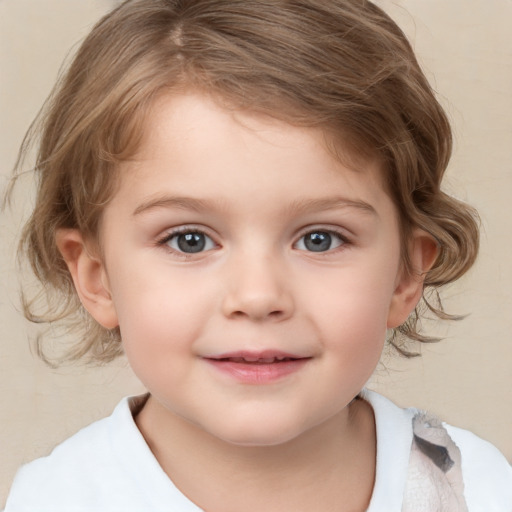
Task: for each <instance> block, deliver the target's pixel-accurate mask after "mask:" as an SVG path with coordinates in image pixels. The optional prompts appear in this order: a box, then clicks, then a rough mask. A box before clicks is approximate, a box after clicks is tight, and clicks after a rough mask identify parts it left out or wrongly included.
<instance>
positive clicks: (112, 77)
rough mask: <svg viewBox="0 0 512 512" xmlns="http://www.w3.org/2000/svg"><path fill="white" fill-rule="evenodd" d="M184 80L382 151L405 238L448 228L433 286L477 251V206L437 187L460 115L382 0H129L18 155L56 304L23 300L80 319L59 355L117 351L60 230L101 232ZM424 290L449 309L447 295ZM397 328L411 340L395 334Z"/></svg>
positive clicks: (74, 67)
mask: <svg viewBox="0 0 512 512" xmlns="http://www.w3.org/2000/svg"><path fill="white" fill-rule="evenodd" d="M188 88H194V89H198V90H200V91H205V92H207V93H209V94H212V95H214V96H215V97H218V98H221V99H222V100H223V101H226V102H227V104H229V105H231V106H232V107H233V108H236V109H245V110H248V111H252V112H256V113H262V114H266V115H270V116H273V117H275V118H278V119H281V120H283V121H286V122H289V123H292V124H296V125H301V126H308V127H317V128H321V129H323V130H324V131H325V133H329V134H332V135H333V136H334V140H335V145H339V146H340V147H341V148H345V149H346V148H350V152H351V153H352V154H354V155H357V156H363V157H370V156H373V157H377V158H379V159H380V161H381V162H382V172H383V178H384V182H385V184H386V187H387V192H388V193H389V194H390V196H391V198H392V200H393V202H394V204H395V205H396V207H397V209H398V212H399V217H400V223H401V232H402V244H403V247H406V243H407V239H408V236H409V235H410V233H411V230H412V229H413V228H416V227H419V228H421V229H423V230H425V231H427V232H428V233H430V234H431V235H432V236H433V237H434V239H435V240H436V241H437V244H438V248H439V254H438V257H437V260H436V262H435V264H434V266H433V267H432V269H431V270H430V271H428V272H427V273H426V275H425V281H424V286H425V290H429V289H433V290H436V289H437V288H438V287H439V286H442V285H445V284H447V283H451V282H452V281H454V280H456V279H457V278H459V277H460V276H461V275H463V274H464V273H465V272H466V271H467V270H468V269H469V268H470V267H471V265H472V264H473V262H474V260H475V258H476V255H477V251H478V226H477V216H476V213H475V212H474V210H472V209H471V208H470V207H468V206H467V205H465V204H463V203H461V202H459V201H458V200H456V199H454V198H452V197H450V196H448V195H447V194H445V193H444V192H443V191H442V190H441V188H440V186H441V180H442V177H443V174H444V172H445V169H446V167H447V164H448V161H449V158H450V153H451V148H452V137H451V130H450V125H449V122H448V120H447V117H446V114H445V113H444V111H443V109H442V107H441V106H440V104H439V103H438V101H437V100H436V97H435V94H434V92H433V90H432V89H431V87H430V85H429V84H428V82H427V79H426V78H425V76H424V74H423V72H422V71H421V69H420V66H419V64H418V62H417V60H416V58H415V56H414V52H413V50H412V48H411V46H410V44H409V42H408V41H407V38H406V37H405V35H404V34H403V32H402V31H401V30H400V29H399V28H398V26H397V25H396V24H395V23H394V22H393V21H392V20H391V19H390V18H389V17H388V15H387V14H385V13H384V12H383V11H382V10H381V9H379V8H378V7H376V6H375V5H374V4H372V3H371V2H369V1H366V0H330V1H329V2H326V1H325V0H254V1H251V2H247V1H246V0H128V1H125V2H123V3H122V4H120V5H119V6H118V7H117V8H115V9H114V10H113V11H112V12H110V13H109V14H107V15H106V16H105V17H104V18H102V19H101V20H100V21H99V22H98V23H97V24H96V26H95V27H94V28H93V29H92V31H91V33H90V34H89V36H88V37H87V38H86V39H85V40H84V42H83V43H82V45H81V47H80V48H79V50H78V52H77V54H76V56H75V57H74V59H73V61H72V63H71V65H70V67H69V68H68V70H67V72H66V73H65V74H64V75H63V77H62V78H61V79H60V81H59V83H58V84H57V85H56V87H55V89H54V91H53V93H52V95H51V96H50V98H49V99H48V100H47V103H46V106H45V108H44V109H43V111H42V113H41V114H40V116H39V118H38V120H37V122H36V123H34V124H33V126H32V127H31V129H30V130H29V132H28V133H27V136H26V138H25V140H24V143H23V145H22V148H21V150H20V157H19V159H18V164H17V169H16V170H15V178H16V176H19V174H20V173H21V170H20V168H21V165H22V164H21V162H22V161H23V157H24V155H26V154H27V152H28V150H29V147H31V145H33V144H34V143H35V142H36V141H37V143H38V153H37V160H36V166H35V173H36V175H37V178H38V189H37V197H36V202H35V207H34V210H33V213H32V216H31V217H30V219H29V220H28V222H27V224H26V226H25V229H24V231H23V234H22V239H21V244H20V253H21V254H23V255H27V256H28V259H29V262H30V264H31V267H32V270H33V271H34V273H35V275H36V277H37V278H38V279H39V280H40V281H41V283H42V284H43V288H42V292H41V293H42V294H43V296H44V297H45V301H44V303H45V308H44V309H45V311H42V312H41V311H37V312H36V310H39V309H40V307H37V306H38V305H40V303H41V301H39V300H38V298H37V297H32V299H25V300H24V309H25V314H26V316H27V318H29V319H30V320H32V321H36V322H50V324H53V323H54V322H56V321H60V322H65V323H66V325H68V326H69V327H70V328H71V329H75V328H81V329H82V335H81V339H80V341H79V342H77V343H76V344H75V345H74V346H73V347H72V349H71V350H70V351H69V352H67V354H66V356H65V358H62V361H63V360H64V359H66V360H74V359H79V358H83V357H85V356H87V357H88V358H89V359H90V360H93V361H96V362H107V361H109V360H112V359H114V358H115V357H116V356H118V355H119V354H121V353H122V348H121V344H120V343H119V331H118V330H114V331H107V330H106V329H104V328H103V327H101V326H100V325H99V324H96V323H95V322H94V321H93V320H92V319H90V318H88V320H84V318H86V317H88V315H87V314H84V310H83V308H82V306H81V304H80V302H79V299H78V297H77V294H76V292H75V290H74V285H73V282H72V279H71V276H70V273H69V271H68V269H67V267H66V264H65V262H64V260H63V258H62V256H61V254H60V253H59V250H58V248H57V245H56V240H55V238H56V237H55V235H56V231H57V230H58V229H60V228H76V229H78V230H80V231H81V232H82V234H83V235H84V236H85V237H86V238H90V239H92V240H96V239H97V237H98V235H99V233H98V232H99V229H100V221H101V215H102V211H103V209H104V207H105V205H106V204H108V202H109V200H110V199H111V198H112V196H113V194H114V193H115V187H116V183H117V182H118V164H119V162H122V161H123V160H125V159H127V158H129V157H130V156H131V155H133V153H134V152H135V151H136V150H137V147H138V145H139V143H140V141H141V137H142V132H143V125H144V121H145V118H146V116H147V114H148V112H149V110H150V108H151V105H152V104H153V102H154V100H155V98H156V97H157V96H158V95H160V94H164V93H172V92H173V91H178V90H180V91H183V90H187V89H188ZM340 153H343V151H340ZM402 253H403V261H404V266H405V268H406V269H407V270H408V271H409V272H413V269H412V268H411V266H410V262H409V260H408V256H407V250H404V249H402ZM39 298H40V297H39ZM426 304H427V307H428V308H429V309H430V310H431V311H433V312H434V313H436V314H437V315H438V316H440V317H448V316H449V315H446V314H445V313H443V311H442V307H441V305H440V303H439V304H437V305H435V306H434V305H430V304H429V303H428V302H426ZM419 316H420V312H419V311H418V310H416V311H415V312H414V313H413V314H412V315H411V317H410V318H409V319H408V321H407V322H406V323H405V324H403V325H402V326H400V327H398V328H397V329H396V331H395V334H396V335H398V336H406V337H408V338H411V339H415V340H419V341H429V340H432V339H431V338H427V337H425V336H422V335H420V334H419V332H418V329H417V326H418V319H419ZM400 339H401V338H400ZM391 343H392V344H393V345H394V346H395V347H396V348H397V349H398V350H399V351H400V352H401V353H403V354H405V355H407V354H409V355H411V353H410V352H409V351H408V350H406V349H405V348H404V346H403V344H402V343H401V342H399V338H398V337H396V336H394V337H393V338H392V339H391ZM40 355H42V357H43V358H44V350H41V351H40Z"/></svg>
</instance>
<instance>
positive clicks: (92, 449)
mask: <svg viewBox="0 0 512 512" xmlns="http://www.w3.org/2000/svg"><path fill="white" fill-rule="evenodd" d="M143 399H144V398H143V397H140V399H139V398H136V399H124V400H123V401H122V402H121V403H120V404H119V405H118V406H117V407H116V409H115V411H114V413H113V414H112V415H111V416H109V417H108V418H105V419H103V420H100V421H97V422H96V423H93V424H92V425H89V426H88V427H85V428H84V429H82V430H81V431H79V432H78V433H77V434H75V435H74V436H72V437H70V438H69V439H67V440H66V441H64V442H63V443H62V444H60V445H59V446H57V447H56V448H55V449H54V450H53V452H52V453H51V454H50V455H49V456H47V457H42V458H40V459H37V460H35V461H33V462H31V463H29V464H27V465H25V466H23V467H22V468H21V469H20V470H19V471H18V473H17V475H16V477H15V479H14V483H13V485H12V487H11V491H10V493H9V496H8V498H7V503H6V508H5V512H29V511H35V510H37V511H38V512H85V511H88V512H89V511H91V510H101V511H111V510H116V511H117V510H123V512H129V511H134V510H154V511H158V510H160V509H161V506H162V505H161V504H162V503H168V504H169V503H175V502H176V499H177V500H178V501H179V500H180V499H181V497H180V496H179V493H178V492H177V490H176V489H175V488H174V486H172V484H171V483H170V481H169V479H168V478H167V477H166V475H165V474H164V473H163V471H162V470H161V468H160V466H159V465H158V463H157V462H156V459H155V458H154V457H153V455H152V453H151V451H150V449H149V447H148V446H147V444H146V443H145V441H144V439H143V437H142V435H141V434H140V432H139V431H138V429H137V427H136V425H135V422H134V420H133V416H132V410H131V409H132V408H133V405H134V401H135V402H136V401H137V400H143ZM174 495H177V498H176V496H174ZM175 498H176V499H175ZM171 506H172V505H171ZM159 507H160V508H159ZM183 510H189V509H187V508H186V507H183Z"/></svg>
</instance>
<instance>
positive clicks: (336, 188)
mask: <svg viewBox="0 0 512 512" xmlns="http://www.w3.org/2000/svg"><path fill="white" fill-rule="evenodd" d="M144 133H145V137H144V139H143V141H142V144H141V146H140V148H139V151H138V153H137V154H136V155H135V157H134V158H133V159H132V160H130V161H128V162H125V163H123V164H122V165H121V169H120V175H121V176H122V179H121V182H120V186H119V188H118V190H117V192H116V194H115V196H114V197H113V199H112V201H111V202H110V203H109V204H108V206H107V207H106V208H105V211H104V214H103V219H102V231H101V239H100V244H101V251H99V250H98V249H97V247H95V246H94V245H91V244H87V243H85V241H84V240H83V238H82V237H81V235H80V233H79V232H77V231H76V230H61V231H60V232H59V234H58V244H59V248H60V250H61V252H62V254H63V256H64V258H65V259H66V261H67V263H68V266H69V269H70V272H71V274H72V276H73V279H74V282H75V286H76V289H77V292H78V294H79V295H80V298H81V300H82V302H83V304H84V306H85V307H86V308H87V309H88V310H89V312H90V313H91V314H92V316H93V317H94V318H95V319H96V320H97V321H98V322H99V323H101V324H102V325H103V326H105V327H107V328H113V327H116V326H119V327H120V330H121V334H122V339H123V345H124V349H125V352H126V355H127V357H128V360H129V361H130V364H131V366H132V368H133V370H134V372H135V373H136V375H137V376H138V377H139V378H140V379H141V381H142V382H143V383H144V384H145V385H146V386H147V389H148V390H149V391H150V393H151V396H150V398H149V400H148V402H147V404H146V406H145V407H144V409H143V410H142V411H141V412H140V414H139V415H138V416H137V418H136V421H137V425H138V427H139V429H140V430H141V432H142V434H143V435H144V437H145V438H146V440H147V442H148V444H149V446H150V447H151V449H152V450H153V453H154V454H155V456H156V458H157V460H158V461H159V463H160V464H161V466H162V467H163V469H164V471H166V472H167V474H168V475H169V476H170V477H171V478H172V480H173V481H174V482H175V484H176V485H177V486H178V487H179V488H180V489H181V490H182V491H183V492H184V493H185V494H186V495H187V496H189V497H190V498H191V499H192V500H193V501H194V502H196V503H197V504H198V505H199V506H201V507H203V508H205V509H206V510H208V511H209V512H216V511H219V512H220V511H222V512H230V511H233V512H235V511H237V512H241V511H257V510H258V511H259V510H265V511H273V510H276V511H277V510H280V511H282V510H294V511H301V510H325V511H329V510H341V508H340V504H341V503H343V504H344V507H345V508H344V510H365V509H366V507H367V506H368V503H369V500H370V497H371V492H372V488H373V483H374V472H375V449H376V448H375V445H376V440H375V426H374V420H373V413H372V411H371V408H370V407H369V405H368V404H366V403H365V402H364V401H361V400H357V401H353V399H354V397H355V396H356V395H357V394H358V393H359V391H360V390H361V388H362V387H363V386H364V385H365V383H366V382H367V380H368V379H369V377H370V376H371V374H372V372H373V371H374V369H375V367H376V365H377V363H378V360H379V358H380V354H381V350H382V346H383V343H384V340H385V334H386V329H388V328H392V327H396V326H397V325H399V324H401V323H402V322H403V321H405V320H406V318H407V316H408V315H409V313H410V312H411V310H412V309H413V308H414V306H415V305H416V303H417V301H418V300H419V297H420V295H421V292H422V285H423V282H422V277H421V273H422V272H424V271H425V270H427V269H428V268H429V267H430V265H431V264H432V262H433V259H434V258H435V245H434V243H433V241H432V240H431V238H430V237H429V236H428V235H426V234H425V233H424V232H422V231H419V230H416V231H415V232H414V234H413V236H412V238H411V240H410V241H409V249H410V254H411V259H412V262H413V265H414V267H415V268H416V269H417V270H418V274H415V275H412V276H411V275H406V274H405V273H404V272H403V270H402V265H401V257H400V233H399V223H398V218H397V211H396V208H395V206H394V205H393V203H392V201H391V199H390V198H389V196H388V195H387V194H386V192H385V191H384V187H383V184H382V181H381V178H380V173H379V166H378V163H377V162H365V164H364V166H362V167H361V168H360V169H359V168H358V169H349V168H347V167H345V166H343V165H342V164H341V163H339V162H338V161H336V160H334V159H333V157H332V156H331V154H330V153H329V151H328V150H327V149H326V147H325V145H324V139H323V136H322V133H321V132H320V131H318V130H314V129H307V128H298V127H293V126H290V125H287V124H286V123H283V122H280V121H277V120H275V119H269V118H265V117H262V116H257V115H252V114H249V113H241V112H233V111H227V110H225V109H223V108H222V107H221V106H219V105H218V104H216V103H215V102H214V101H213V100H212V99H210V98H209V97H207V96H204V95H200V94H187V95H178V96H164V97H162V98H160V99H158V100H157V102H156V103H155V105H154V108H153V110H152V112H151V114H150V116H149V118H148V120H147V125H146V127H145V131H144ZM176 229H179V230H180V233H179V234H177V233H176ZM184 231H185V232H186V233H188V234H192V233H204V234H205V235H206V236H203V234H200V235H199V236H200V238H201V241H204V242H205V247H204V250H201V251H200V252H196V253H186V252H183V250H182V249H180V243H181V244H182V245H181V247H183V242H184V234H183V232H184ZM312 237H313V238H314V237H317V239H318V237H322V239H323V240H324V241H325V240H327V242H326V243H324V245H322V246H321V250H320V251H319V250H312V249H311V248H312V247H313V248H318V246H315V245H312V243H311V239H312ZM185 247H188V246H186V244H185ZM186 250H188V249H186ZM100 255H101V256H100ZM241 350H242V351H245V352H250V353H251V354H261V353H262V352H263V351H269V350H270V351H274V352H275V351H279V352H280V353H281V352H282V353H286V354H291V355H293V357H294V358H302V359H303V360H304V364H302V365H301V366H300V368H299V369H297V370H296V371H293V372H292V373H291V374H289V375H285V376H284V377H281V378H278V379H275V380H271V381H265V382H260V383H254V382H249V383H248V382H245V381H244V382H242V381H240V380H239V379H237V378H236V377H233V375H230V374H226V373H225V372H223V371H219V369H218V368H217V366H215V365H214V364H212V361H211V358H216V357H220V356H221V355H223V354H226V353H233V352H236V351H241ZM252 368H254V365H253V366H252ZM198 447H200V448H199V449H198ZM191 454H194V456H191ZM262 489H265V492H264V493H262ZM287 491H288V492H287Z"/></svg>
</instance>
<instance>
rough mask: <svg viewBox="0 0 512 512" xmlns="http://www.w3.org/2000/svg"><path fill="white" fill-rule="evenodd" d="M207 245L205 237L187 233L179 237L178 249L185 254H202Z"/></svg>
mask: <svg viewBox="0 0 512 512" xmlns="http://www.w3.org/2000/svg"><path fill="white" fill-rule="evenodd" d="M205 244H206V242H205V239H204V235H203V234H201V233H187V234H185V235H179V237H178V247H179V248H180V250H182V251H183V252H200V251H202V250H203V249H204V246H205Z"/></svg>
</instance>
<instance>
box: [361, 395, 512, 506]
mask: <svg viewBox="0 0 512 512" xmlns="http://www.w3.org/2000/svg"><path fill="white" fill-rule="evenodd" d="M362 397H363V398H364V399H366V400H367V401H368V402H369V403H370V404H371V405H372V408H373V410H374V415H375V423H376V427H377V472H376V484H375V489H374V498H375V501H376V503H378V504H380V503H382V502H384V503H386V506H387V504H388V502H389V504H390V505H389V506H387V508H386V509H387V510H400V509H401V508H402V502H401V497H402V496H403V494H404V488H405V484H406V482H407V478H408V476H409V475H408V468H409V464H410V457H411V449H412V446H413V439H414V432H413V421H414V419H415V418H416V417H417V416H418V414H420V413H421V411H420V410H418V409H415V408H408V409H402V408H400V407H398V406H397V405H395V404H394V403H393V402H392V401H390V400H389V399H387V398H385V397H383V396H382V395H379V394H378V393H375V392H371V391H368V390H365V391H364V392H363V394H362ZM443 427H444V428H445V429H446V432H447V433H448V436H449V437H450V438H451V440H452V441H453V443H454V444H455V445H456V446H457V448H458V450H459V451H460V467H461V471H462V481H463V484H464V497H465V499H466V503H467V506H468V512H511V511H512V467H511V466H510V464H509V463H508V462H507V460H506V459H505V457H504V456H503V455H502V454H501V452H500V451H499V450H498V449H497V448H496V447H495V446H493V445H492V444H491V443H489V442H487V441H484V440H483V439H481V438H479V437H478V436H476V435H475V434H473V433H472V432H470V431H468V430H464V429H461V428H457V427H453V426H451V425H447V424H444V423H443ZM390 469H392V470H391V471H390ZM377 498H378V499H377ZM386 499H387V500H388V501H385V500H386ZM371 510H372V511H373V509H371ZM375 510H383V509H382V508H379V506H377V507H376V508H375Z"/></svg>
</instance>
